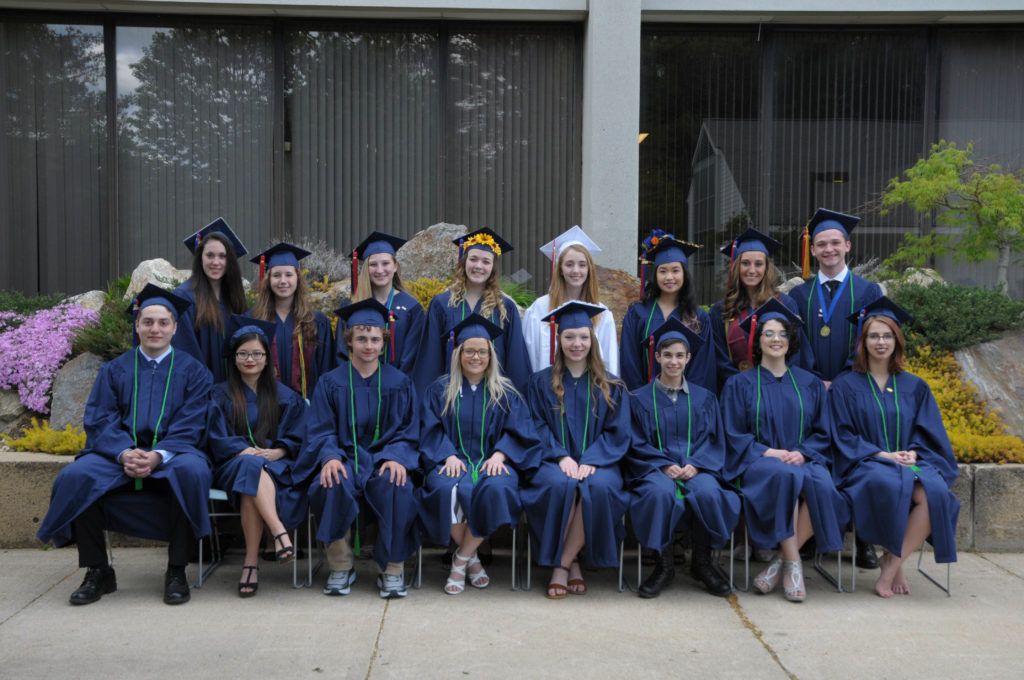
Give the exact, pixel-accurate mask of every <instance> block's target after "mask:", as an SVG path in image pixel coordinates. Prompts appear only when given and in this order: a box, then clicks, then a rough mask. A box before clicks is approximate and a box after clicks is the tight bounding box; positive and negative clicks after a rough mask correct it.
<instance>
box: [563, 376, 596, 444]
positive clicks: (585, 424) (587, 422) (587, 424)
mask: <svg viewBox="0 0 1024 680" xmlns="http://www.w3.org/2000/svg"><path fill="white" fill-rule="evenodd" d="M558 422H559V424H560V425H561V428H562V448H563V449H565V450H566V452H567V453H568V452H569V447H568V446H566V444H565V396H564V395H563V397H562V410H561V411H559V413H558ZM589 431H590V371H587V418H586V420H584V421H583V446H582V447H581V448H580V459H582V458H583V454H584V453H586V452H587V433H588V432H589ZM570 455H571V454H570Z"/></svg>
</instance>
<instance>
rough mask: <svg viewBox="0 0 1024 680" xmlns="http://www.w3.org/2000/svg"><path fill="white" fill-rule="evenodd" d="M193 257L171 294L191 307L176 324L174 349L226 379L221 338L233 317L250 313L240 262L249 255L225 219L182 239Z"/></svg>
mask: <svg viewBox="0 0 1024 680" xmlns="http://www.w3.org/2000/svg"><path fill="white" fill-rule="evenodd" d="M185 247H187V248H188V249H189V252H191V253H192V276H190V277H189V279H188V281H186V282H185V283H183V284H181V285H180V286H178V287H177V288H175V289H174V294H175V295H177V296H178V297H181V298H184V299H186V300H188V301H189V302H191V303H192V305H191V306H190V307H189V308H188V309H187V310H185V312H183V313H182V315H181V318H180V319H178V332H177V333H175V334H174V340H173V342H172V344H173V345H174V346H175V347H178V348H180V349H183V350H185V351H186V352H188V353H189V354H191V355H192V356H194V357H195V358H196V359H198V360H199V362H200V363H201V364H203V365H204V366H206V367H207V368H208V369H210V372H211V373H212V374H213V382H215V383H219V382H221V381H222V380H224V378H225V377H226V376H227V361H226V360H225V358H224V353H223V351H222V350H223V346H224V338H225V337H226V334H227V327H228V320H229V319H230V318H231V315H232V314H244V313H245V310H246V309H247V308H248V303H247V302H246V299H245V287H244V285H243V284H242V269H241V267H239V265H238V258H240V257H242V256H243V255H245V254H246V253H247V252H248V251H247V250H246V249H245V246H244V245H242V242H241V240H239V238H238V236H236V235H235V232H233V231H232V230H231V227H229V226H228V223H227V222H225V221H224V218H223V217H218V218H217V219H215V220H214V221H213V222H210V223H209V224H208V225H206V226H205V227H203V228H202V229H200V230H199V231H197V232H196V233H194V234H192V235H191V236H189V237H188V238H186V239H185Z"/></svg>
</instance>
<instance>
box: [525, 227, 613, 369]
mask: <svg viewBox="0 0 1024 680" xmlns="http://www.w3.org/2000/svg"><path fill="white" fill-rule="evenodd" d="M540 251H541V252H542V253H544V254H545V255H547V256H548V258H550V259H551V287H550V288H549V289H548V292H547V295H541V296H540V297H539V298H537V299H536V300H534V302H533V304H532V305H530V306H529V307H527V308H526V311H525V312H523V340H525V342H526V351H527V352H529V354H530V367H531V368H532V370H533V371H535V372H536V371H539V370H540V369H542V368H547V367H548V366H550V365H551V362H552V360H553V357H554V351H555V338H554V326H553V325H551V324H545V323H541V318H542V317H544V316H546V315H547V314H549V313H550V312H551V311H552V310H553V309H556V308H558V307H561V306H562V305H563V304H565V303H566V302H569V301H570V300H579V301H580V302H586V303H587V304H591V305H598V306H599V307H604V305H603V304H601V295H600V290H599V288H598V282H597V272H596V271H595V269H594V259H593V257H591V255H592V254H593V253H599V252H601V249H600V248H598V247H597V244H596V243H594V241H593V240H591V238H590V237H589V236H587V234H586V233H585V232H584V231H583V230H582V229H580V228H579V227H578V226H575V227H573V228H571V229H569V230H568V231H566V232H564V233H562V234H560V235H559V236H558V237H556V238H555V239H554V240H552V241H549V242H548V243H546V244H544V245H543V246H541V248H540ZM594 334H595V336H596V337H597V340H598V344H600V345H601V360H602V361H604V367H605V369H607V370H608V372H609V373H612V374H613V375H618V374H619V345H618V342H617V341H616V330H615V319H614V317H612V313H611V310H609V309H607V308H605V310H604V311H602V312H601V313H600V314H599V315H598V317H597V318H596V319H595V320H594Z"/></svg>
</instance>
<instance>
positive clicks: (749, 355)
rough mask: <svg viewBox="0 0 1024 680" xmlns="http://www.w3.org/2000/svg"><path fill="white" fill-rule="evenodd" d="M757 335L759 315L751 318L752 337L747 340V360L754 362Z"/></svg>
mask: <svg viewBox="0 0 1024 680" xmlns="http://www.w3.org/2000/svg"><path fill="white" fill-rule="evenodd" d="M756 333H757V314H754V315H753V316H752V317H751V318H750V337H749V338H747V359H749V360H750V361H753V360H754V335H755V334H756Z"/></svg>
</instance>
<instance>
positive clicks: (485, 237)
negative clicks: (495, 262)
mask: <svg viewBox="0 0 1024 680" xmlns="http://www.w3.org/2000/svg"><path fill="white" fill-rule="evenodd" d="M452 243H454V244H455V245H457V246H458V247H459V259H460V260H461V259H462V256H463V255H465V254H466V251H467V250H469V249H471V248H476V249H479V250H486V251H488V252H490V253H493V254H494V256H495V257H500V256H501V254H502V253H507V252H510V251H512V250H514V249H513V248H512V244H511V243H509V242H508V241H506V240H505V239H503V238H502V237H501V236H499V235H498V233H497V232H496V231H494V230H493V229H491V228H490V227H481V228H480V229H477V230H476V231H472V232H470V233H468V234H465V235H463V236H460V237H458V238H455V239H452Z"/></svg>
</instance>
